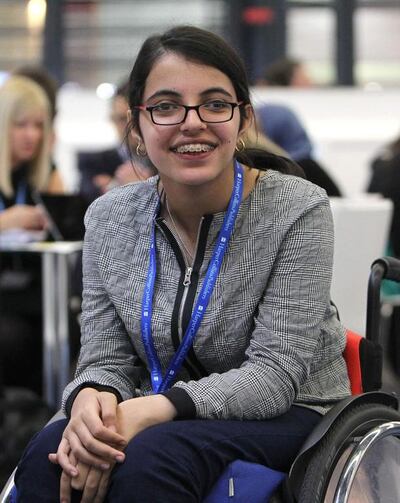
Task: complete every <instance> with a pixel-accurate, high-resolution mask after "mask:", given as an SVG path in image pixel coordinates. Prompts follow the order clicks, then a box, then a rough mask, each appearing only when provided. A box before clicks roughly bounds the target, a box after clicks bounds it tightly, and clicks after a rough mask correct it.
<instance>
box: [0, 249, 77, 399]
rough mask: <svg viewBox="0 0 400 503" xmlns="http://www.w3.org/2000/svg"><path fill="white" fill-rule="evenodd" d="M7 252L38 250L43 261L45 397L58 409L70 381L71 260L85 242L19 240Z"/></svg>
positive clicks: (32, 251)
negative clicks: (29, 241) (21, 241)
mask: <svg viewBox="0 0 400 503" xmlns="http://www.w3.org/2000/svg"><path fill="white" fill-rule="evenodd" d="M1 250H2V251H4V252H29V253H38V254H40V256H41V260H42V299H43V306H42V310H43V396H44V398H45V400H46V401H47V403H48V404H49V405H51V406H54V407H55V408H58V407H59V406H60V404H61V396H62V392H63V390H64V388H65V386H66V384H67V383H68V382H69V380H70V351H69V320H68V314H69V286H70V284H69V280H70V273H71V260H72V258H73V256H74V255H76V254H77V253H80V252H81V250H82V241H59V242H54V243H53V242H37V243H18V244H17V243H16V244H7V245H6V246H2V247H1Z"/></svg>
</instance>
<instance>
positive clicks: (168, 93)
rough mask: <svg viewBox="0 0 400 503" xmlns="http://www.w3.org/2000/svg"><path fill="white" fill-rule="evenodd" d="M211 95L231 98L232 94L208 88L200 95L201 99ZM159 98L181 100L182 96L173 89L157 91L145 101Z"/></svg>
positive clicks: (217, 88)
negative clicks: (169, 97) (168, 97)
mask: <svg viewBox="0 0 400 503" xmlns="http://www.w3.org/2000/svg"><path fill="white" fill-rule="evenodd" d="M213 93H219V94H224V95H225V96H227V97H229V98H233V96H232V94H231V93H229V92H228V91H227V90H226V89H224V88H223V87H209V88H208V89H205V90H204V91H202V92H201V93H200V96H201V97H205V96H208V95H209V94H213ZM159 96H171V97H174V98H182V94H181V93H178V91H174V90H173V89H159V90H158V91H156V92H155V93H154V94H152V95H151V96H149V97H148V98H147V99H146V100H145V101H150V100H152V99H154V98H158V97H159Z"/></svg>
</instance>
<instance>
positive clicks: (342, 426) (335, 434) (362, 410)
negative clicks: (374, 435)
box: [298, 403, 400, 503]
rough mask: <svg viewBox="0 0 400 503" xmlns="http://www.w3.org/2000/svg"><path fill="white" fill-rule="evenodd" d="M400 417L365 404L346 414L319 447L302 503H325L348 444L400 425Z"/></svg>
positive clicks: (308, 472) (389, 411)
mask: <svg viewBox="0 0 400 503" xmlns="http://www.w3.org/2000/svg"><path fill="white" fill-rule="evenodd" d="M399 420H400V413H399V412H398V411H396V410H394V409H391V408H390V407H387V406H384V405H381V404H368V403H366V404H362V405H359V406H356V407H354V408H352V409H350V410H349V411H348V412H347V413H345V414H343V416H342V417H340V418H339V419H338V420H337V422H335V423H334V424H333V425H332V427H331V428H330V430H329V432H328V433H327V434H326V435H325V437H324V438H323V439H322V441H321V442H320V444H318V446H317V447H316V450H315V452H314V453H313V456H312V458H311V461H310V463H309V464H308V467H307V471H306V474H305V477H304V480H303V484H302V487H301V490H300V495H299V499H298V501H299V503H323V502H324V497H325V493H326V490H327V488H328V484H329V480H330V477H331V475H332V473H333V470H334V468H335V466H336V463H337V461H338V459H339V458H340V456H341V454H342V453H343V451H344V450H345V449H346V447H347V446H348V445H349V443H350V442H351V441H352V439H354V438H355V437H357V436H360V435H365V434H366V433H367V432H368V431H370V430H371V429H372V428H374V427H375V426H378V425H379V424H383V423H386V422H388V421H399Z"/></svg>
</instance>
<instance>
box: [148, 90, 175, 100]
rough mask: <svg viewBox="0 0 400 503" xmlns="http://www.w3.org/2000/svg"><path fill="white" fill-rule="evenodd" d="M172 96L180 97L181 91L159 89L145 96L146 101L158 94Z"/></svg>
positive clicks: (156, 96)
mask: <svg viewBox="0 0 400 503" xmlns="http://www.w3.org/2000/svg"><path fill="white" fill-rule="evenodd" d="M166 95H167V96H173V97H174V98H181V97H182V95H181V93H178V92H177V91H173V90H172V89H160V90H159V91H156V92H155V93H154V94H152V95H151V96H149V97H148V98H146V101H149V100H152V99H154V98H158V96H166Z"/></svg>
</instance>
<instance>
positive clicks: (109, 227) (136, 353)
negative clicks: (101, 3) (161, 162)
mask: <svg viewBox="0 0 400 503" xmlns="http://www.w3.org/2000/svg"><path fill="white" fill-rule="evenodd" d="M157 185H158V177H153V178H150V179H149V180H147V181H145V182H140V183H135V184H130V185H127V186H124V187H121V188H117V189H115V190H113V191H111V192H109V193H107V194H105V195H104V196H102V197H101V198H99V199H97V200H96V201H95V202H94V203H93V204H92V205H91V207H90V208H89V210H88V213H87V215H86V219H85V223H86V236H85V244H84V258H83V278H84V293H83V312H82V339H81V343H82V349H81V353H80V357H79V362H78V366H77V370H76V375H75V379H74V380H73V382H72V383H70V384H69V385H68V386H67V388H66V390H65V392H64V397H63V403H64V408H65V409H67V410H68V408H69V406H70V404H71V401H72V399H73V397H74V396H75V395H76V393H77V391H78V390H79V389H81V388H82V387H84V386H88V385H93V386H99V387H101V386H105V387H107V389H112V390H114V391H115V393H116V394H117V395H118V396H120V397H121V399H123V400H126V399H129V398H132V397H133V396H137V395H138V394H149V393H151V392H152V391H151V383H150V379H149V372H148V368H147V358H146V353H145V350H144V346H143V343H142V339H141V330H140V320H141V302H142V295H143V289H144V283H145V279H146V275H147V270H148V261H149V246H150V231H151V226H152V222H153V218H154V213H155V210H156V207H157V204H158V199H159V196H158V191H157ZM223 217H224V213H217V214H214V215H208V216H205V218H204V219H203V222H202V224H201V230H200V233H199V243H198V248H197V252H196V258H195V262H194V267H193V273H192V276H191V284H190V285H189V287H187V288H188V289H187V290H186V289H185V287H184V286H183V280H184V276H185V263H184V260H183V255H182V253H181V251H180V249H179V246H178V244H177V242H176V240H175V239H174V237H173V234H172V233H171V232H170V230H169V229H168V227H167V226H166V224H165V222H164V221H163V219H162V218H157V219H155V225H156V243H157V275H156V281H155V290H154V299H153V320H152V334H153V340H154V345H155V348H156V351H157V355H158V357H159V359H160V363H161V366H162V369H163V371H165V369H166V367H167V365H168V363H169V362H170V360H171V357H172V356H173V354H174V352H175V351H176V347H177V346H178V344H179V341H180V336H181V335H180V334H181V332H180V330H179V328H180V327H179V325H180V323H181V322H182V325H183V328H184V327H185V326H186V325H187V323H188V320H189V318H190V311H191V309H192V307H193V305H194V302H195V299H196V295H198V293H199V290H200V287H201V285H202V282H203V280H204V277H205V273H206V270H207V265H208V263H209V260H210V257H211V254H212V251H213V246H214V244H215V241H216V237H217V235H218V231H219V229H220V227H221V224H222V221H223ZM332 257H333V224H332V217H331V212H330V208H329V201H328V198H327V196H326V193H325V192H324V191H323V190H322V189H320V188H319V187H317V186H315V185H313V184H311V183H309V182H307V181H306V180H303V179H301V178H297V177H293V176H289V175H283V174H280V173H278V172H275V171H272V170H270V171H267V172H266V173H265V175H264V176H263V177H261V178H260V179H259V181H258V183H257V184H256V186H255V187H254V189H253V190H252V192H251V193H250V194H249V195H248V197H247V198H246V199H244V200H243V201H242V203H241V206H240V210H239V214H238V217H237V220H236V224H235V228H234V232H233V234H232V237H231V241H230V243H229V246H228V249H227V252H226V254H225V257H224V260H223V264H222V267H221V270H220V273H219V276H218V279H217V282H216V285H215V289H214V291H213V294H212V296H211V299H210V303H209V306H208V308H207V311H206V313H205V316H204V318H203V321H202V323H201V326H200V329H199V331H198V334H197V336H196V339H195V341H194V344H193V348H192V351H191V353H190V354H189V355H188V358H187V361H186V362H185V366H184V367H183V368H182V370H181V372H180V374H179V376H178V379H177V380H176V382H175V384H174V385H173V387H172V388H171V391H170V397H171V400H172V401H174V400H176V404H178V402H179V404H180V405H179V404H178V405H177V408H178V412H179V407H180V406H181V405H182V403H181V402H182V398H183V400H184V401H185V400H186V402H187V403H186V405H188V404H191V406H192V408H193V411H194V415H195V416H196V417H198V418H219V419H264V418H268V417H273V416H277V415H280V414H282V413H284V412H285V411H287V410H288V409H289V408H290V407H291V405H292V404H297V405H303V406H306V407H311V408H313V409H315V410H317V411H320V412H325V411H326V410H327V409H328V408H329V407H330V406H331V405H332V403H333V402H335V401H337V400H339V399H341V398H343V397H345V396H347V395H348V394H349V393H350V391H349V382H348V377H347V372H346V366H345V362H344V359H343V357H342V351H343V349H344V345H345V329H344V327H343V326H342V325H341V324H340V322H339V321H338V318H337V313H336V311H335V308H334V307H333V306H332V305H331V303H330V282H331V274H332ZM183 299H184V306H183V307H182V305H181V303H182V300H183ZM167 396H168V392H167ZM176 397H179V400H177V398H176Z"/></svg>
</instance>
